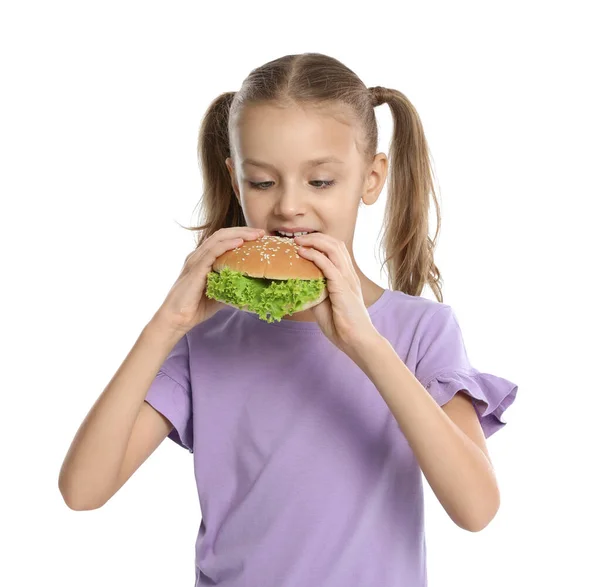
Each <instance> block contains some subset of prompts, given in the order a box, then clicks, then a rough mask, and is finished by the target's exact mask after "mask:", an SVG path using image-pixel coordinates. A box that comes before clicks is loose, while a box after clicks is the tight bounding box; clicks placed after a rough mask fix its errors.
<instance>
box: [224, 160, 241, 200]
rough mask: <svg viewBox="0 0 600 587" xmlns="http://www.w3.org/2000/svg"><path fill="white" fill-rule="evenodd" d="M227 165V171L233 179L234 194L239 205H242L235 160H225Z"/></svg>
mask: <svg viewBox="0 0 600 587" xmlns="http://www.w3.org/2000/svg"><path fill="white" fill-rule="evenodd" d="M225 165H227V170H228V171H229V177H230V178H231V187H232V188H233V192H234V194H235V197H236V198H237V201H238V203H239V204H240V205H241V204H242V202H241V199H240V186H239V185H238V183H237V178H236V176H235V167H234V166H233V159H232V158H231V157H227V159H225Z"/></svg>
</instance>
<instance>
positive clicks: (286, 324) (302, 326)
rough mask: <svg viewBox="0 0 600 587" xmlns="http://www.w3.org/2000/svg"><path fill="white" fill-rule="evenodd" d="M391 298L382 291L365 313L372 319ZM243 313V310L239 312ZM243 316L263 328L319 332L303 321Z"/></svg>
mask: <svg viewBox="0 0 600 587" xmlns="http://www.w3.org/2000/svg"><path fill="white" fill-rule="evenodd" d="M391 297H392V290H391V289H387V288H386V289H384V290H383V293H382V294H381V295H380V296H379V297H378V298H377V299H376V300H375V301H374V302H373V303H372V304H371V305H370V306H369V307H368V308H367V311H368V312H369V316H371V317H373V316H374V315H375V314H376V313H377V312H379V310H381V308H383V307H384V306H385V305H386V304H387V302H388V301H389V300H390V299H391ZM241 311H243V310H241ZM243 312H244V314H246V315H247V316H248V317H249V318H250V319H252V320H254V321H255V322H259V323H260V324H263V325H264V326H265V327H268V328H283V329H287V330H309V331H320V330H321V329H320V327H319V325H318V324H317V322H304V321H298V320H283V319H282V320H281V321H280V322H277V321H274V322H267V321H265V320H261V319H260V318H259V317H258V315H257V314H254V313H252V312H245V311H243Z"/></svg>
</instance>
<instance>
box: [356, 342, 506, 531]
mask: <svg viewBox="0 0 600 587" xmlns="http://www.w3.org/2000/svg"><path fill="white" fill-rule="evenodd" d="M352 358H353V360H354V361H355V362H356V363H357V365H358V366H359V367H360V368H361V369H362V370H363V371H364V372H365V374H366V375H367V376H368V377H369V379H370V380H371V381H372V382H373V384H374V385H375V387H376V388H377V389H378V390H379V393H380V394H381V396H382V397H383V399H384V401H385V402H386V404H387V405H388V407H389V408H390V411H391V412H392V414H393V416H394V418H395V419H396V421H397V422H398V425H399V426H400V429H401V430H402V432H403V434H404V436H405V437H406V439H407V441H408V443H409V445H410V446H411V448H412V450H413V452H414V454H415V457H416V459H417V461H418V463H419V466H420V468H421V470H422V471H423V474H424V476H425V477H426V479H427V481H428V483H429V484H430V486H431V488H432V490H433V492H434V493H435V495H436V496H437V498H438V499H439V501H440V503H441V504H442V506H443V507H444V509H445V510H446V512H447V513H448V515H449V516H450V517H451V518H452V520H453V521H454V522H455V523H456V524H457V525H458V526H460V527H461V528H464V529H467V530H472V531H477V530H479V529H481V528H483V527H485V526H486V525H487V523H488V522H489V520H491V519H492V518H493V516H494V515H495V513H496V511H497V509H498V505H499V493H498V486H497V483H496V478H495V475H494V470H493V468H492V465H491V463H490V462H489V460H488V458H487V457H486V455H485V454H484V453H483V452H482V451H481V449H480V448H479V447H478V446H477V445H476V444H475V443H474V442H473V441H472V440H471V439H470V438H469V437H468V436H467V435H466V434H465V433H464V432H463V431H462V430H461V429H460V428H459V427H458V426H457V425H456V424H455V423H454V422H453V421H452V420H451V419H450V418H449V417H448V416H447V415H446V413H445V412H444V410H442V408H441V407H440V406H438V405H437V403H436V401H435V400H434V399H433V398H432V397H431V395H430V394H429V393H428V392H427V390H426V389H425V388H424V387H423V386H422V385H421V383H420V382H419V380H418V379H417V378H416V377H415V376H414V375H413V374H412V372H411V371H410V370H409V369H408V367H407V366H406V365H405V364H404V362H403V361H402V359H400V357H399V356H398V354H397V353H396V351H395V350H394V348H393V347H392V345H391V344H390V343H389V341H388V340H386V339H385V338H384V337H382V336H380V337H376V338H375V339H374V340H372V341H370V344H368V345H364V347H363V350H362V351H357V352H355V353H354V354H353V356H352Z"/></svg>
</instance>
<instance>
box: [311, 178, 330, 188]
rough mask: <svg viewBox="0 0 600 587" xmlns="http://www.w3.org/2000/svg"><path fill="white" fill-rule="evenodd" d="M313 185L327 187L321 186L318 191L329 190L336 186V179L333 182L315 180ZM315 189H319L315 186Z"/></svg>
mask: <svg viewBox="0 0 600 587" xmlns="http://www.w3.org/2000/svg"><path fill="white" fill-rule="evenodd" d="M311 183H321V184H325V185H323V186H321V187H320V188H317V189H320V190H326V189H327V188H330V187H331V186H332V185H333V184H335V180H334V179H332V180H326V179H315V181H312V182H311ZM315 187H317V186H315Z"/></svg>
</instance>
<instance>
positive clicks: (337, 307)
mask: <svg viewBox="0 0 600 587" xmlns="http://www.w3.org/2000/svg"><path fill="white" fill-rule="evenodd" d="M294 241H295V242H296V243H297V244H299V245H300V246H301V247H304V246H306V247H311V248H299V249H298V254H299V255H301V256H302V257H304V258H306V259H308V260H310V261H312V262H313V263H314V264H315V265H316V266H317V267H319V269H321V271H322V272H323V275H325V278H326V280H327V290H328V292H329V297H327V298H325V300H323V301H322V302H321V303H320V304H317V305H316V306H313V307H312V308H310V310H311V311H312V313H313V315H314V316H315V318H316V320H317V323H318V325H319V327H320V328H321V330H322V331H323V334H325V336H326V337H327V338H328V339H329V340H330V341H331V342H332V343H333V344H334V345H335V346H337V347H338V348H339V349H340V350H342V351H343V352H345V353H346V354H348V355H350V356H353V355H355V353H356V349H357V348H358V347H359V346H360V345H361V344H362V345H364V342H365V341H366V340H369V339H370V338H371V337H372V336H375V337H377V336H380V335H379V332H378V331H377V329H376V328H375V327H374V326H373V323H372V322H371V317H370V316H369V312H368V310H367V308H366V306H365V303H364V301H363V296H362V289H361V285H360V279H359V278H358V275H357V274H356V271H355V270H354V266H353V264H352V259H351V258H350V253H349V252H348V249H347V247H346V244H345V243H344V242H342V241H340V240H338V239H336V238H334V237H332V236H330V235H327V234H323V233H321V232H313V233H310V234H305V235H303V236H298V237H296V238H295V239H294Z"/></svg>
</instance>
